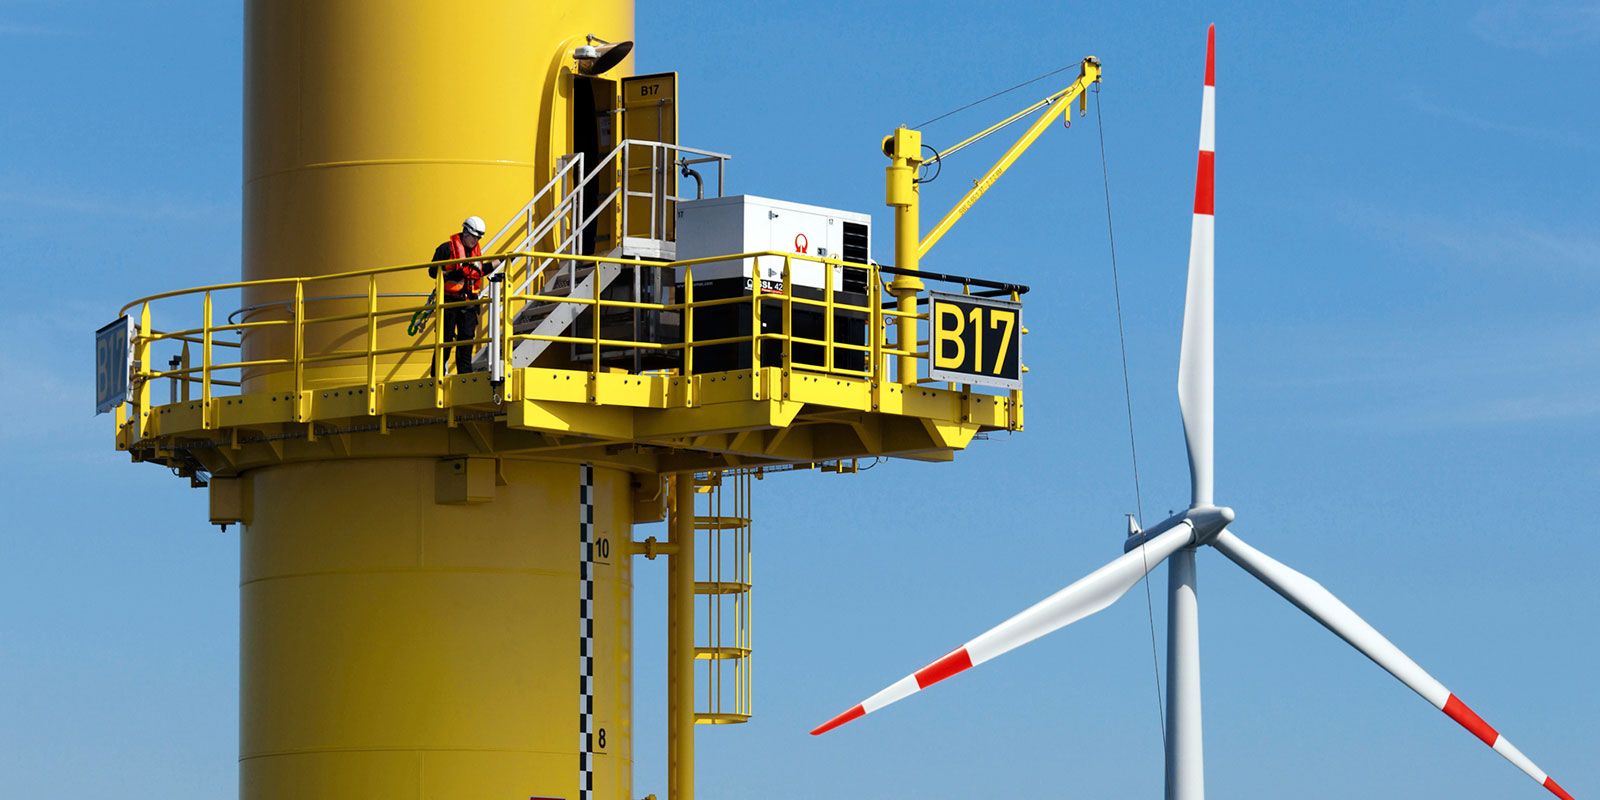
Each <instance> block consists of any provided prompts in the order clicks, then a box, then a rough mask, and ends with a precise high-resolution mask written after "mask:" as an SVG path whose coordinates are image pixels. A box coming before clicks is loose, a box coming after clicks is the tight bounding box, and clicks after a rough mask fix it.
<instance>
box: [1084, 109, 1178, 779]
mask: <svg viewBox="0 0 1600 800" xmlns="http://www.w3.org/2000/svg"><path fill="white" fill-rule="evenodd" d="M1103 120H1104V111H1102V109H1101V106H1100V87H1098V86H1096V87H1095V89H1094V123H1095V129H1096V130H1098V131H1099V133H1100V178H1101V182H1102V183H1103V184H1104V186H1105V194H1106V239H1107V240H1108V242H1109V243H1110V248H1111V290H1112V296H1113V297H1115V298H1116V306H1117V344H1118V345H1119V346H1120V348H1121V350H1122V397H1123V402H1124V404H1125V405H1126V406H1127V408H1128V452H1129V453H1130V454H1131V455H1132V457H1133V501H1134V511H1135V512H1136V514H1135V516H1134V522H1136V523H1138V525H1139V527H1141V528H1143V527H1144V493H1143V492H1142V491H1141V489H1140V486H1139V446H1138V444H1137V441H1136V438H1135V436H1134V433H1133V431H1134V429H1133V385H1132V383H1131V382H1129V380H1128V336H1127V334H1126V332H1125V330H1124V328H1125V326H1124V325H1123V321H1122V280H1121V277H1120V276H1119V275H1118V272H1117V234H1116V230H1115V228H1114V227H1113V226H1112V224H1111V170H1110V168H1109V167H1108V166H1107V164H1106V128H1105V123H1104V121H1103ZM1139 557H1140V559H1141V560H1142V559H1143V558H1144V543H1141V544H1140V545H1139ZM1144 570H1145V571H1144V579H1143V580H1142V583H1143V584H1144V609H1145V616H1146V617H1147V618H1148V619H1149V621H1150V666H1151V667H1152V668H1153V669H1154V671H1155V678H1156V714H1157V716H1158V717H1159V718H1160V720H1161V745H1162V747H1163V748H1164V747H1166V743H1167V711H1166V708H1165V706H1163V704H1162V698H1161V694H1162V692H1161V657H1160V655H1159V654H1158V652H1157V648H1156V612H1155V602H1154V601H1153V600H1152V599H1151V597H1150V563H1149V562H1148V561H1145V562H1144Z"/></svg>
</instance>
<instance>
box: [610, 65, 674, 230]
mask: <svg viewBox="0 0 1600 800" xmlns="http://www.w3.org/2000/svg"><path fill="white" fill-rule="evenodd" d="M621 88H622V138H623V139H625V140H628V141H630V142H634V143H635V144H630V145H629V146H628V147H627V148H626V150H625V152H624V153H622V154H621V155H623V156H624V157H625V161H624V164H623V172H624V178H623V185H624V189H625V190H626V193H625V197H624V198H623V204H622V206H623V211H622V217H623V220H622V223H621V224H622V230H623V237H624V239H623V250H624V252H628V254H629V255H638V256H642V257H645V258H668V259H670V258H673V257H674V253H675V248H674V247H672V244H671V243H672V242H674V241H675V240H676V239H677V236H676V233H677V231H676V223H675V222H674V220H673V217H674V213H673V212H674V211H675V202H674V198H675V197H676V196H677V194H678V168H679V165H678V163H677V162H678V160H679V155H678V151H677V149H676V148H674V147H673V145H676V144H677V143H678V73H676V72H662V73H658V74H655V75H636V76H634V77H631V78H623V79H622V81H621ZM630 251H631V252H630Z"/></svg>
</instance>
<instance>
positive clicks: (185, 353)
mask: <svg viewBox="0 0 1600 800" xmlns="http://www.w3.org/2000/svg"><path fill="white" fill-rule="evenodd" d="M181 358H182V362H181V364H180V367H179V368H180V369H182V370H183V380H181V381H179V382H178V383H179V384H181V387H180V389H179V395H178V397H179V399H181V400H182V401H183V402H185V403H187V402H189V383H190V381H192V380H193V378H192V377H191V376H190V374H189V343H188V342H184V343H183V350H182V352H181Z"/></svg>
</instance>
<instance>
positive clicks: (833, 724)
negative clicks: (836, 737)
mask: <svg viewBox="0 0 1600 800" xmlns="http://www.w3.org/2000/svg"><path fill="white" fill-rule="evenodd" d="M866 714H867V710H866V709H865V708H863V707H861V706H859V705H858V706H856V707H855V708H852V709H850V710H849V711H846V712H844V713H843V714H840V715H839V716H837V717H834V718H833V719H830V720H828V721H827V722H824V723H822V724H821V725H818V726H817V727H816V728H815V729H813V730H812V731H811V735H812V736H821V735H822V734H824V733H827V732H828V731H831V730H833V729H834V728H837V727H839V726H840V725H843V724H845V723H846V722H849V721H850V720H853V719H857V718H859V717H864V716H866Z"/></svg>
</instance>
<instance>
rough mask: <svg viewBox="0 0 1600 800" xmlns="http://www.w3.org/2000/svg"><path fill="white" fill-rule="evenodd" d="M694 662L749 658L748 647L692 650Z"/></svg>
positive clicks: (699, 648)
mask: <svg viewBox="0 0 1600 800" xmlns="http://www.w3.org/2000/svg"><path fill="white" fill-rule="evenodd" d="M694 657H695V660H696V661H731V660H733V659H738V658H749V657H750V648H748V647H728V646H721V647H696V648H695V649H694Z"/></svg>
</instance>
